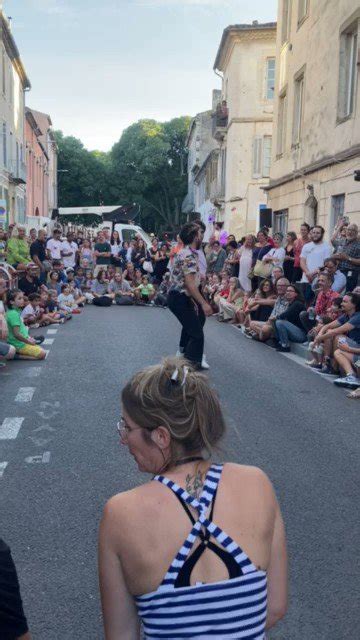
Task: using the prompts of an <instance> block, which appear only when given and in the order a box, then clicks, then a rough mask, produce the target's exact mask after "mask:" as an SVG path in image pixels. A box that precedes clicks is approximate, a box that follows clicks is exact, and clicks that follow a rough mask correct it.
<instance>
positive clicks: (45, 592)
mask: <svg viewBox="0 0 360 640" xmlns="http://www.w3.org/2000/svg"><path fill="white" fill-rule="evenodd" d="M55 329H56V328H55ZM57 329H58V330H57V332H56V333H55V334H47V336H46V337H47V339H50V340H54V342H53V344H50V345H46V348H48V349H49V355H48V358H47V359H46V360H45V361H44V362H41V363H32V362H14V363H11V364H10V366H8V367H7V368H6V369H2V370H0V407H1V408H0V433H1V425H3V426H2V430H3V431H4V423H3V420H6V419H11V420H10V422H9V420H7V421H6V422H5V424H6V425H8V426H7V427H6V428H7V431H8V432H10V430H12V434H13V435H14V434H15V433H17V432H18V433H17V437H16V438H12V439H7V440H0V476H1V474H2V477H0V506H1V527H0V535H1V536H2V537H3V538H4V539H5V540H6V541H7V542H8V544H9V545H10V546H11V547H12V550H13V555H14V558H15V560H16V564H17V567H18V571H19V575H20V580H21V585H22V593H23V599H24V604H25V609H26V612H27V616H28V619H29V623H30V626H31V629H32V632H33V637H34V639H35V640H59V639H60V638H61V640H98V639H100V638H102V637H103V634H102V627H101V614H100V606H99V597H98V587H97V566H96V538H97V528H98V523H99V519H100V516H101V512H102V508H103V505H104V503H105V501H106V500H107V498H108V497H110V496H111V495H113V494H114V493H116V492H118V491H121V490H125V489H128V488H130V487H132V486H134V485H136V484H137V483H139V481H141V479H142V478H141V476H140V475H139V473H138V472H137V470H136V468H135V466H134V463H133V461H132V459H131V458H130V457H129V456H128V454H127V453H126V451H125V450H123V449H121V448H119V444H118V437H117V434H116V426H115V425H116V422H117V420H118V419H119V415H120V406H119V392H120V389H121V386H122V385H123V383H124V381H125V380H127V379H128V378H129V376H130V375H131V374H132V373H133V372H134V371H136V370H137V369H139V368H141V367H143V366H144V365H147V364H150V363H154V362H156V361H158V360H159V359H160V358H161V356H163V355H165V354H169V353H174V352H175V351H176V347H177V339H178V335H179V326H178V324H177V321H176V320H175V319H174V318H173V317H172V316H171V314H170V313H169V312H168V311H166V310H162V309H152V308H136V309H135V308H131V307H130V308H126V307H124V308H115V307H112V308H110V309H98V308H94V307H91V308H86V309H85V312H84V313H83V315H82V316H81V317H75V318H74V319H73V320H72V322H70V323H68V324H67V325H66V326H61V327H58V328H57ZM43 331H44V332H46V330H43ZM206 353H207V357H208V360H209V362H210V364H211V371H210V378H211V380H212V381H213V383H214V384H215V386H216V387H217V389H218V390H219V392H220V395H221V398H222V401H223V403H224V406H225V410H226V415H227V419H228V425H229V429H228V435H227V439H226V442H225V446H224V453H223V459H229V460H232V461H237V462H242V463H246V464H253V465H257V466H260V467H261V468H263V469H264V470H265V471H266V472H267V473H268V474H269V476H270V478H271V479H272V481H273V483H274V485H275V488H276V491H277V494H278V496H279V499H280V502H281V506H282V510H283V514H284V518H285V523H286V527H287V535H288V544H289V554H290V568H291V574H290V608H289V612H288V614H287V616H286V619H285V621H283V622H282V623H281V624H279V625H278V628H277V629H276V630H274V631H273V632H272V633H271V634H270V638H271V639H277V640H280V639H281V640H342V639H345V638H349V639H350V638H351V639H355V638H358V637H359V636H360V631H359V628H360V627H359V624H360V609H359V596H360V586H359V585H360V582H359V574H360V562H359V529H360V528H359V497H360V496H359V494H360V491H359V474H360V464H359V459H360V458H359V449H360V446H359V443H360V437H359V425H360V421H359V408H360V403H359V402H357V401H350V400H348V399H346V396H345V392H344V390H342V389H338V388H335V387H334V386H333V385H332V384H330V383H329V382H328V381H327V380H324V379H323V378H322V377H320V376H318V375H316V374H315V373H313V372H311V371H308V370H307V369H306V368H305V367H302V366H299V364H297V363H295V362H293V361H291V360H290V359H288V358H286V357H284V356H283V355H280V354H277V353H275V352H274V351H273V350H271V349H268V348H267V347H264V346H262V345H260V344H257V343H254V342H252V341H250V340H247V339H245V338H244V337H243V336H242V335H241V334H240V333H239V332H237V331H235V330H234V329H232V328H231V327H230V326H224V325H220V324H219V323H217V322H216V320H215V319H211V320H210V321H208V322H207V326H206ZM19 389H28V391H21V392H20V394H19ZM29 389H30V390H31V389H32V390H33V396H32V399H31V400H29V398H30V396H31V394H32V391H29ZM16 398H17V400H16ZM24 399H28V400H29V401H28V402H24ZM14 418H18V419H20V418H23V421H18V422H16V421H14ZM19 427H20V428H19ZM6 462H7V465H5V463H6ZM2 463H3V464H2Z"/></svg>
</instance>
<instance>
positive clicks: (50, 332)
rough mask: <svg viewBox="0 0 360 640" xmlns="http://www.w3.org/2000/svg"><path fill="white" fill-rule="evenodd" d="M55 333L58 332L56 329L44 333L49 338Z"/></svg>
mask: <svg viewBox="0 0 360 640" xmlns="http://www.w3.org/2000/svg"><path fill="white" fill-rule="evenodd" d="M57 332H58V329H48V330H47V332H46V333H48V334H49V336H51V335H54V334H55V333H57Z"/></svg>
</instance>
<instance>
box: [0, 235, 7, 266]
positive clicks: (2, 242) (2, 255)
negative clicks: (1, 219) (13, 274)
mask: <svg viewBox="0 0 360 640" xmlns="http://www.w3.org/2000/svg"><path fill="white" fill-rule="evenodd" d="M6 242H7V241H6V233H5V231H4V229H3V228H2V227H0V262H5V261H6Z"/></svg>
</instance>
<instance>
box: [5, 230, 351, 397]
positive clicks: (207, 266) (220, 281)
mask: <svg viewBox="0 0 360 640" xmlns="http://www.w3.org/2000/svg"><path fill="white" fill-rule="evenodd" d="M324 234H325V232H324V229H323V228H322V227H321V226H319V225H315V226H314V227H312V228H310V227H309V225H308V224H306V223H304V224H302V225H301V228H300V234H299V235H297V234H296V233H295V232H288V233H287V234H286V237H285V238H284V237H283V235H282V234H281V233H274V234H273V235H272V236H271V235H270V234H269V230H268V229H267V228H266V227H264V228H262V229H261V230H260V231H259V232H258V233H257V235H256V236H253V235H247V236H246V237H244V238H242V239H241V240H240V241H237V240H236V238H235V237H234V236H233V235H228V234H227V233H226V232H224V230H222V228H221V225H218V224H215V225H214V231H213V234H212V236H211V237H210V239H209V241H208V243H206V244H205V245H204V252H202V251H201V252H199V259H200V260H202V261H203V264H202V265H201V269H200V270H201V272H202V285H201V286H202V291H203V295H204V296H205V298H206V300H207V301H208V302H209V303H210V304H211V306H212V308H213V310H214V313H215V314H217V318H218V320H219V321H220V322H229V323H232V324H234V325H236V326H237V327H239V328H240V329H241V331H242V332H243V333H244V335H246V336H247V337H249V338H251V339H252V340H256V341H260V342H264V343H266V344H267V345H268V346H272V347H274V348H275V349H276V350H277V351H280V352H285V353H286V352H288V351H290V349H291V344H292V343H306V344H308V348H309V354H310V355H309V362H308V364H309V367H310V368H312V369H314V370H315V371H320V372H322V373H323V374H329V375H335V374H336V379H335V380H334V382H335V384H337V385H340V386H346V387H352V388H355V389H357V388H358V387H360V381H359V378H358V376H359V375H360V371H359V369H360V277H359V274H360V239H359V236H358V228H357V225H356V224H350V223H349V221H348V220H347V219H346V218H341V219H340V220H339V221H338V223H337V225H336V227H335V230H334V233H333V235H332V237H331V241H330V243H329V242H326V241H325V239H324ZM181 249H182V243H181V241H180V240H179V239H178V240H177V242H172V243H171V242H170V241H168V240H166V241H164V242H160V241H159V240H158V239H157V238H155V237H154V239H153V241H152V245H151V247H147V246H146V244H145V242H144V241H143V239H142V238H141V237H140V236H138V237H135V238H134V240H133V241H131V242H130V243H127V242H121V240H120V237H119V234H118V233H117V231H116V230H114V231H113V233H110V230H109V229H104V230H101V231H100V232H99V233H98V234H97V236H96V238H95V239H94V240H92V239H90V238H88V237H87V238H85V237H84V236H83V234H82V233H79V234H78V235H77V236H76V237H75V235H74V233H72V232H68V233H67V234H66V237H62V232H61V229H56V228H55V229H54V232H53V234H52V237H50V238H47V237H46V233H45V231H43V230H40V231H39V232H38V233H36V232H35V233H34V230H32V231H31V232H30V234H29V237H26V234H25V230H24V229H23V228H21V227H17V228H16V227H15V228H13V229H10V230H8V232H7V233H5V232H4V231H3V230H2V229H0V262H1V261H3V262H6V263H7V264H8V265H10V267H11V268H12V269H13V270H14V273H15V274H16V277H17V280H18V285H17V287H16V288H13V289H12V291H7V292H6V283H5V281H4V280H0V297H1V299H2V302H3V305H2V311H1V307H0V323H1V326H0V331H1V335H0V340H1V342H0V357H2V358H3V359H6V358H8V359H9V358H13V357H16V358H25V357H26V358H43V357H45V352H44V350H43V349H42V348H41V345H40V344H36V340H37V339H36V338H33V337H31V335H30V333H29V330H31V329H32V328H34V327H39V326H45V325H48V324H51V323H64V322H66V321H67V320H69V319H71V318H72V316H73V315H74V314H80V313H81V311H82V308H83V307H84V306H85V305H86V304H90V303H91V304H94V305H96V306H110V305H113V304H116V305H119V306H122V305H153V306H154V305H157V306H163V307H165V306H166V304H167V294H168V291H169V287H170V272H171V266H172V262H173V260H174V256H175V255H176V253H177V252H178V251H180V250H181ZM204 274H205V275H204ZM355 394H357V395H359V394H360V392H359V391H356V392H355Z"/></svg>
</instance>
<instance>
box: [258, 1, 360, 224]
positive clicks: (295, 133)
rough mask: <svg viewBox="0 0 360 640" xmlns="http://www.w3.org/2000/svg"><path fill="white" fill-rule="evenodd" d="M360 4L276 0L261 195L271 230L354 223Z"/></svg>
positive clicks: (359, 215) (359, 212)
mask: <svg viewBox="0 0 360 640" xmlns="http://www.w3.org/2000/svg"><path fill="white" fill-rule="evenodd" d="M359 41H360V2H359V0H338V1H337V2H328V1H327V0H316V1H315V0H296V1H292V2H291V1H290V0H280V1H279V13H278V33H277V45H276V60H277V64H276V98H275V114H274V119H275V122H276V127H274V136H273V153H272V166H271V171H270V177H271V181H270V187H269V191H268V196H269V207H271V209H272V210H273V228H274V229H275V230H277V229H281V230H283V231H286V230H287V229H289V230H291V231H292V230H293V231H298V230H299V227H300V225H301V223H302V222H303V221H306V222H308V223H309V224H314V223H318V224H321V225H322V226H324V227H325V229H326V232H327V235H329V234H330V232H331V231H332V229H333V228H334V225H335V223H336V220H337V219H338V218H339V217H340V216H342V215H347V216H349V218H350V219H351V220H352V221H354V222H356V223H358V224H359V223H360V182H355V180H354V170H355V169H357V170H359V169H360V83H359V70H360V50H359Z"/></svg>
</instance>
